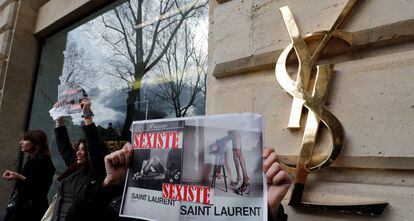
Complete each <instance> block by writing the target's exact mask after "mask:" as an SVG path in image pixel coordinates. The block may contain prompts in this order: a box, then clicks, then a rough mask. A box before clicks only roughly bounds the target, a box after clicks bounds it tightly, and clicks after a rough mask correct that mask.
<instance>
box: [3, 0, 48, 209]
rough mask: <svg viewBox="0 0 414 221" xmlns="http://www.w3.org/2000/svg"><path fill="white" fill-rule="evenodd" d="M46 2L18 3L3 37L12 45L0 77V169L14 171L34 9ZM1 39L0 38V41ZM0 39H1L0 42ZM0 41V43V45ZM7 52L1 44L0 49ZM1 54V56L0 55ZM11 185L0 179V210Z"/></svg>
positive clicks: (27, 93)
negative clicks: (11, 26) (11, 25)
mask: <svg viewBox="0 0 414 221" xmlns="http://www.w3.org/2000/svg"><path fill="white" fill-rule="evenodd" d="M45 1H46V0H21V1H20V3H19V4H20V5H19V10H18V12H17V14H16V16H17V17H16V26H15V27H14V29H13V30H9V31H7V32H4V33H3V34H7V33H8V35H4V36H7V38H9V37H10V36H11V35H10V33H11V32H12V31H13V32H14V34H13V39H12V44H11V47H10V50H9V53H7V54H8V55H9V56H8V64H7V71H6V72H5V75H4V78H5V80H4V87H3V89H2V92H3V93H2V99H1V106H0V125H2V126H1V127H0V137H1V139H0V148H1V152H2V154H1V155H0V167H1V168H10V169H16V166H17V159H18V153H19V151H18V142H19V137H20V134H21V132H22V131H24V130H25V125H26V117H27V114H28V113H29V109H28V108H29V102H30V97H31V91H32V83H33V79H34V73H35V67H36V62H37V56H38V49H39V42H38V40H37V39H36V38H35V37H34V36H33V28H34V25H35V21H36V17H37V11H38V8H36V7H35V6H36V5H41V4H44V3H45ZM4 38H5V37H3V39H4ZM0 39H1V38H0ZM2 43H4V41H2V40H0V44H2ZM4 48H7V47H5V44H2V46H1V47H0V49H2V50H3V49H4ZM3 53H4V52H3ZM12 185H13V183H12V182H7V181H5V180H4V179H0V189H1V190H3V191H1V192H0V208H5V206H6V203H7V202H8V199H9V196H10V193H11V192H10V191H11V187H12Z"/></svg>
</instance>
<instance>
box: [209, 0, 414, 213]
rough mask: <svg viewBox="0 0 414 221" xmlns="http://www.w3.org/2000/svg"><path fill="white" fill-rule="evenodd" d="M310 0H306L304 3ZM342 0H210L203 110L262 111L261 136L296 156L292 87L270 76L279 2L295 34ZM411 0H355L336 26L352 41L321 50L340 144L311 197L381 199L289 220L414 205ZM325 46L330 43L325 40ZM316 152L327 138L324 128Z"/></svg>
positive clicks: (280, 36) (278, 43) (322, 25)
mask: <svg viewBox="0 0 414 221" xmlns="http://www.w3.org/2000/svg"><path fill="white" fill-rule="evenodd" d="M310 2H311V3H310ZM346 2H347V0H319V1H300V0H283V1H280V0H231V1H217V2H215V1H213V2H212V3H211V7H210V9H211V12H210V15H211V16H210V36H209V56H210V57H209V59H210V64H209V76H208V83H207V86H208V88H207V101H206V113H207V114H218V113H229V112H258V113H261V114H263V115H264V117H265V124H266V128H265V130H266V131H265V133H266V134H265V145H266V146H271V147H273V148H275V149H276V150H277V152H278V153H279V154H280V155H281V160H282V161H283V162H295V161H296V159H297V155H298V153H299V148H300V144H301V139H302V132H303V130H299V131H291V130H288V129H286V125H287V123H288V119H289V112H290V107H291V103H292V97H291V96H290V95H288V94H287V93H286V92H284V91H283V90H282V88H281V87H280V86H279V84H278V82H277V81H276V78H275V70H274V67H275V63H276V61H277V58H278V56H279V54H280V53H281V51H282V50H283V49H284V48H285V47H286V46H287V45H288V44H289V43H290V39H289V36H288V34H287V31H286V28H285V24H284V22H283V19H282V16H281V14H280V12H279V10H278V9H279V8H280V7H282V6H286V5H287V6H289V7H290V9H291V11H292V13H293V15H294V17H295V20H296V22H297V24H298V26H299V29H300V30H301V33H302V35H306V34H309V33H312V32H315V31H321V30H327V29H329V28H330V26H331V25H332V24H333V22H334V21H335V19H336V17H337V16H338V15H339V13H340V11H341V10H342V8H343V7H344V5H345V4H346ZM413 11H414V1H413V0H408V1H405V0H397V1H388V0H375V1H360V3H359V4H358V5H357V6H356V8H355V9H354V10H353V12H352V14H351V15H350V18H349V19H348V20H347V21H346V22H345V23H346V24H345V25H344V26H343V28H342V29H344V30H346V31H351V32H353V33H354V41H353V43H354V44H353V46H352V47H349V48H346V49H344V50H331V51H329V50H328V53H326V54H325V55H324V56H323V59H322V60H321V61H320V63H323V64H327V63H332V64H334V65H335V66H334V77H333V80H332V82H331V85H330V91H329V94H328V100H327V107H328V109H329V110H330V111H331V112H332V113H333V114H334V115H335V116H336V117H337V118H338V119H339V120H340V121H341V123H342V125H343V127H344V130H345V145H344V149H343V152H342V153H341V156H340V158H339V159H338V161H336V163H335V164H334V165H333V166H332V167H331V168H328V169H326V170H322V171H318V172H315V173H312V174H311V175H310V177H309V181H308V183H307V186H306V193H305V195H304V199H305V200H306V201H310V202H330V203H340V202H344V203H358V202H370V201H388V202H389V203H390V205H389V206H388V208H387V210H386V211H385V213H384V214H383V215H382V216H380V217H376V218H368V217H365V216H357V215H344V214H336V213H326V212H320V211H307V210H296V209H293V208H291V207H289V206H287V205H286V204H287V200H288V199H289V196H290V195H289V194H288V195H287V197H286V199H285V201H284V204H285V205H286V206H285V207H286V210H287V213H288V214H289V219H290V220H411V219H412V218H411V217H412V216H413V215H414V212H413V210H412V208H411V207H412V206H410V205H412V201H413V200H414V187H413V186H414V176H413V172H414V163H413V162H414V148H413V147H412V140H413V138H412V137H414V132H413V131H414V124H413V123H412V121H413V120H414V87H413V86H412V85H414V72H413V69H414V41H413V40H414V14H413V13H412V12H413ZM330 47H335V45H331V46H330ZM320 138H321V139H320V142H318V144H317V147H316V150H315V151H316V152H317V153H319V155H320V156H325V155H326V153H327V152H326V151H327V150H326V147H327V146H329V145H330V143H331V141H330V139H329V136H328V132H327V131H326V130H322V133H321V136H320Z"/></svg>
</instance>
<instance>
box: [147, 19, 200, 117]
mask: <svg viewBox="0 0 414 221" xmlns="http://www.w3.org/2000/svg"><path fill="white" fill-rule="evenodd" d="M194 39H195V35H194V33H193V32H192V31H191V29H190V28H188V26H187V25H184V27H183V28H182V29H181V30H180V31H179V32H178V34H177V38H175V39H174V40H173V41H172V43H171V47H169V48H168V51H167V53H166V54H165V56H164V58H163V59H162V60H161V61H160V62H159V63H158V64H157V72H156V76H155V77H154V78H153V79H152V80H151V81H152V82H153V84H155V87H152V88H151V89H150V92H151V94H152V95H155V98H156V99H160V100H162V101H164V102H167V103H168V104H169V105H170V106H171V107H172V108H173V110H174V113H175V116H176V117H185V116H186V115H187V114H188V111H189V110H190V108H191V107H193V106H195V105H196V103H197V101H198V100H199V99H200V98H201V99H202V98H204V96H205V82H206V79H205V78H206V76H207V75H206V70H207V55H206V53H205V52H204V51H203V50H202V49H200V47H197V45H196V42H195V41H194ZM160 44H165V43H162V42H160ZM151 97H152V96H151ZM153 102H154V101H153Z"/></svg>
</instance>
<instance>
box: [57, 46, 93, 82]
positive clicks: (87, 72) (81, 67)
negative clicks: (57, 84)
mask: <svg viewBox="0 0 414 221" xmlns="http://www.w3.org/2000/svg"><path fill="white" fill-rule="evenodd" d="M64 55H65V58H64V63H63V70H62V76H61V77H60V79H61V83H67V82H72V81H75V82H77V83H79V84H80V85H85V84H87V82H86V81H85V80H89V81H91V78H92V76H91V75H92V74H93V71H92V70H91V65H90V60H89V57H88V56H87V54H86V53H85V50H84V49H83V48H82V47H80V46H78V44H77V43H76V42H75V41H73V40H69V41H68V43H67V45H66V49H65V52H64Z"/></svg>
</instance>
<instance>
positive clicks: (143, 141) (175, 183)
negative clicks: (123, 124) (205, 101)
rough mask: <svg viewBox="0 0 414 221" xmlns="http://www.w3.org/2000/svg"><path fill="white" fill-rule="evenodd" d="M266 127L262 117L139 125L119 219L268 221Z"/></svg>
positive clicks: (135, 126) (134, 127) (232, 116)
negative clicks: (264, 171) (264, 138)
mask: <svg viewBox="0 0 414 221" xmlns="http://www.w3.org/2000/svg"><path fill="white" fill-rule="evenodd" d="M262 127H263V125H262V117H261V116H260V115H257V114H226V115H215V116H205V117H190V118H178V119H167V120H149V121H141V122H134V123H133V125H132V132H133V133H132V138H131V140H132V145H133V148H134V157H133V161H132V163H131V165H130V168H129V169H128V173H127V178H126V179H127V180H126V183H125V189H124V195H123V200H122V205H121V210H120V216H123V217H133V218H141V219H147V220H194V219H197V220H237V221H239V220H267V195H266V191H265V190H267V187H266V182H264V176H263V172H262V164H263V162H262V157H261V155H262V150H263V146H262V143H263V142H262V139H263V136H262Z"/></svg>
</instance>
